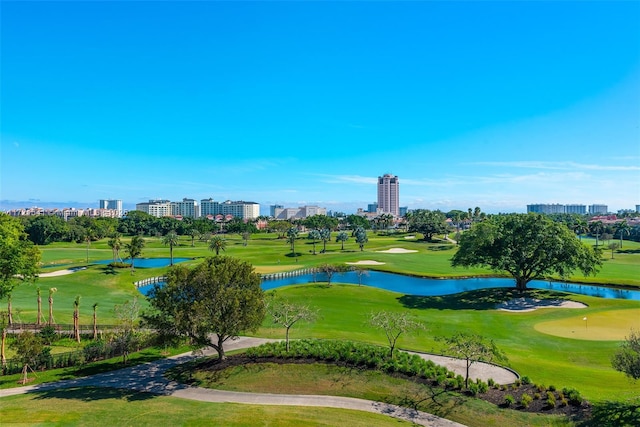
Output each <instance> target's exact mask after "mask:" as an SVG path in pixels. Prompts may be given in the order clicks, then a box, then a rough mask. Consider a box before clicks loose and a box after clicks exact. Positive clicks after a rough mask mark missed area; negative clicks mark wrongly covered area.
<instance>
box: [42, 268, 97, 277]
mask: <svg viewBox="0 0 640 427" xmlns="http://www.w3.org/2000/svg"><path fill="white" fill-rule="evenodd" d="M86 269H87V267H78V268H68V269H66V270H58V271H52V272H50V273H40V274H38V276H39V277H57V276H66V275H67V274H73V273H75V272H76V271H80V270H86Z"/></svg>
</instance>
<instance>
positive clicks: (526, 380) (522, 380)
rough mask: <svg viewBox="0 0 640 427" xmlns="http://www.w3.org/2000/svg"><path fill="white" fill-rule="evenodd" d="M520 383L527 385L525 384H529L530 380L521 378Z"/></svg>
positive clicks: (525, 377) (526, 377)
mask: <svg viewBox="0 0 640 427" xmlns="http://www.w3.org/2000/svg"><path fill="white" fill-rule="evenodd" d="M520 381H521V382H522V384H524V385H527V384H531V378H529V377H528V376H526V375H525V376H524V377H522V378H520Z"/></svg>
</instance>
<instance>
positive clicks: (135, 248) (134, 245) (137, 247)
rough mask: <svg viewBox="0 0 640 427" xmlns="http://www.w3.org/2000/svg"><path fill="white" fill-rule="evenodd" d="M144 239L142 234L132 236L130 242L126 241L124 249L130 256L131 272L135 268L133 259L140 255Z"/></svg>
mask: <svg viewBox="0 0 640 427" xmlns="http://www.w3.org/2000/svg"><path fill="white" fill-rule="evenodd" d="M144 243H145V242H144V239H143V238H142V236H133V238H132V239H131V242H129V243H127V245H126V247H125V248H126V250H127V252H128V253H129V258H131V273H132V274H133V272H134V270H135V266H134V261H135V259H136V258H137V257H139V256H140V255H142V249H143V248H144Z"/></svg>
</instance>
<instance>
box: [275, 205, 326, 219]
mask: <svg viewBox="0 0 640 427" xmlns="http://www.w3.org/2000/svg"><path fill="white" fill-rule="evenodd" d="M269 208H270V209H269V214H270V216H271V217H272V218H275V219H284V220H289V219H304V218H308V217H310V216H314V215H326V214H327V209H326V208H321V207H318V206H300V207H297V208H285V207H284V206H282V205H271V206H270V207H269Z"/></svg>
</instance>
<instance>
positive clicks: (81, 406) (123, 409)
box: [0, 388, 413, 427]
mask: <svg viewBox="0 0 640 427" xmlns="http://www.w3.org/2000/svg"><path fill="white" fill-rule="evenodd" d="M0 410H1V412H2V424H3V425H29V426H51V425H59V426H97V427H102V426H105V425H112V426H150V427H155V426H158V425H166V426H184V425H187V426H211V425H218V426H232V427H235V426H237V427H241V426H243V427H244V426H251V427H253V426H274V425H277V426H282V427H298V426H301V425H314V426H343V425H349V426H353V427H368V426H372V425H375V426H381V427H382V426H384V427H386V426H410V425H413V424H412V423H409V422H404V421H400V420H396V419H393V418H390V417H387V416H384V415H378V414H371V413H367V412H361V411H352V410H346V409H332V408H315V407H303V406H300V407H296V406H270V405H263V406H261V405H240V404H232V403H208V402H197V401H193V400H186V399H178V398H172V397H164V396H155V395H151V394H146V393H136V392H128V391H124V390H116V389H106V388H77V389H68V390H55V391H49V392H38V393H31V394H28V395H22V396H10V397H5V398H3V399H2V400H0Z"/></svg>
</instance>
